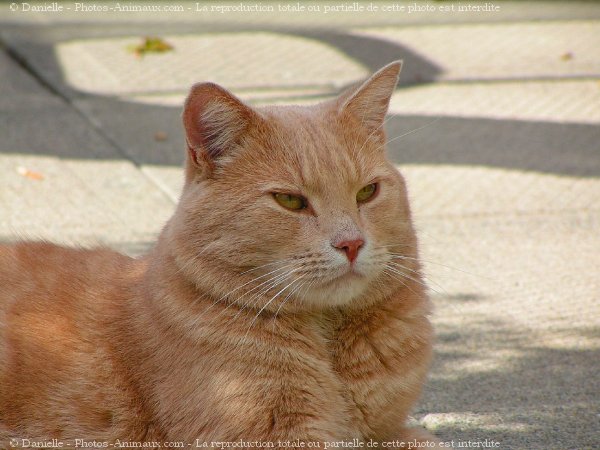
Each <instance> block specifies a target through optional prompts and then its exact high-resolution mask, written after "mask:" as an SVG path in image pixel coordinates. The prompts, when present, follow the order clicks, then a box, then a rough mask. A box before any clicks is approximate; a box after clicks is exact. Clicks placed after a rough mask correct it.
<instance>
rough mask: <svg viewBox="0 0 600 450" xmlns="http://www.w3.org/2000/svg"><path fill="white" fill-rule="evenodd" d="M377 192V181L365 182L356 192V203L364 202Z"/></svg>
mask: <svg viewBox="0 0 600 450" xmlns="http://www.w3.org/2000/svg"><path fill="white" fill-rule="evenodd" d="M376 192H377V183H371V184H367V185H366V186H365V187H363V188H362V189H361V190H360V191H358V192H357V193H356V201H357V202H358V203H364V202H366V201H369V200H371V198H373V196H374V195H375V193H376Z"/></svg>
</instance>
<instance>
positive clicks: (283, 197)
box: [273, 192, 308, 211]
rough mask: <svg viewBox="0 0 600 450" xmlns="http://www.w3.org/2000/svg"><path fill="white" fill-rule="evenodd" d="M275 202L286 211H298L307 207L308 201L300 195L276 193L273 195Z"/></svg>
mask: <svg viewBox="0 0 600 450" xmlns="http://www.w3.org/2000/svg"><path fill="white" fill-rule="evenodd" d="M273 197H274V198H275V201H276V202H277V203H279V204H280V205H281V206H283V207H284V208H286V209H291V210H294V211H298V210H300V209H305V208H306V207H308V201H307V200H306V199H305V198H304V197H302V196H301V195H294V194H282V193H279V192H276V193H274V194H273Z"/></svg>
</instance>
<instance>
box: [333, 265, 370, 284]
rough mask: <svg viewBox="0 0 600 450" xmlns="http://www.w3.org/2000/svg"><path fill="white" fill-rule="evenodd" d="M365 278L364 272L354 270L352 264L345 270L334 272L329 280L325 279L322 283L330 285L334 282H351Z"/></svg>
mask: <svg viewBox="0 0 600 450" xmlns="http://www.w3.org/2000/svg"><path fill="white" fill-rule="evenodd" d="M365 278H366V276H365V275H364V274H362V273H360V272H359V271H357V270H356V268H355V267H354V266H352V267H350V268H348V270H345V271H343V272H341V273H340V274H336V275H335V276H333V277H332V278H330V279H329V280H326V281H325V282H324V283H323V285H324V286H331V285H336V284H341V283H351V282H353V281H360V280H364V279H365Z"/></svg>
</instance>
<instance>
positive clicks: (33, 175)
mask: <svg viewBox="0 0 600 450" xmlns="http://www.w3.org/2000/svg"><path fill="white" fill-rule="evenodd" d="M17 173H18V174H19V175H21V176H24V177H26V178H29V179H30V180H38V181H39V180H43V179H44V175H42V174H41V173H39V172H36V171H34V170H29V169H28V168H27V167H23V166H19V167H17Z"/></svg>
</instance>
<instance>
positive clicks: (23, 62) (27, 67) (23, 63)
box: [0, 36, 176, 204]
mask: <svg viewBox="0 0 600 450" xmlns="http://www.w3.org/2000/svg"><path fill="white" fill-rule="evenodd" d="M0 38H1V36H0ZM0 44H1V45H2V47H3V49H4V50H5V51H6V54H7V55H8V56H9V57H10V58H11V59H12V60H13V61H15V63H16V64H18V65H19V67H20V68H22V69H23V70H24V71H25V72H27V73H28V74H29V75H30V76H31V77H33V79H34V80H35V81H37V82H38V83H39V84H40V85H41V86H42V87H43V88H44V89H46V90H47V91H48V92H50V93H51V94H53V95H54V96H55V97H58V98H59V99H61V100H62V102H63V103H65V104H66V105H68V106H69V107H70V108H71V110H73V111H75V113H76V114H77V115H78V116H80V117H81V118H82V119H83V120H84V121H85V122H86V123H87V124H88V125H89V126H91V127H92V129H93V130H94V131H95V132H96V133H98V134H99V135H100V137H101V138H103V139H104V140H106V142H107V143H108V144H109V145H111V146H112V147H113V148H114V149H115V150H116V151H117V152H118V153H119V155H121V157H122V158H123V159H125V160H126V161H129V162H130V163H131V164H133V166H134V167H135V168H136V170H137V171H138V172H139V174H140V175H141V176H143V177H144V178H145V179H146V180H147V181H148V182H149V183H150V184H152V185H153V186H154V187H155V188H156V189H158V191H160V193H161V194H162V195H163V197H165V198H166V199H167V200H168V201H169V202H170V203H172V204H176V202H174V201H173V198H172V196H171V195H170V194H169V193H168V192H167V191H165V189H163V188H162V187H161V186H159V185H158V184H156V182H155V181H154V180H153V179H152V178H150V177H149V176H148V175H147V174H146V173H145V172H144V171H143V170H141V166H140V165H139V164H138V163H137V162H136V161H135V160H134V159H133V158H131V157H130V156H129V155H128V154H127V153H126V152H125V151H124V150H123V148H121V146H120V145H119V144H118V143H117V142H116V141H115V140H114V139H113V138H111V137H110V136H109V135H108V134H106V132H105V131H104V129H103V128H102V126H101V125H100V124H99V123H97V122H96V121H94V120H93V119H92V118H90V117H89V116H88V115H87V114H85V112H84V111H82V110H81V109H80V108H79V107H78V106H77V105H76V104H74V103H73V102H71V100H70V99H69V97H68V96H66V95H64V94H63V93H62V92H60V90H59V89H56V88H55V87H54V86H53V85H52V83H51V82H49V81H47V80H46V79H45V78H44V77H43V76H42V75H41V74H39V73H38V72H37V71H36V70H35V68H34V67H33V66H32V65H31V64H30V63H29V62H28V61H27V58H25V57H23V56H22V55H21V54H19V52H18V51H17V50H15V49H14V48H13V47H12V46H11V45H10V43H8V42H6V41H4V40H3V39H1V40H0Z"/></svg>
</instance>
